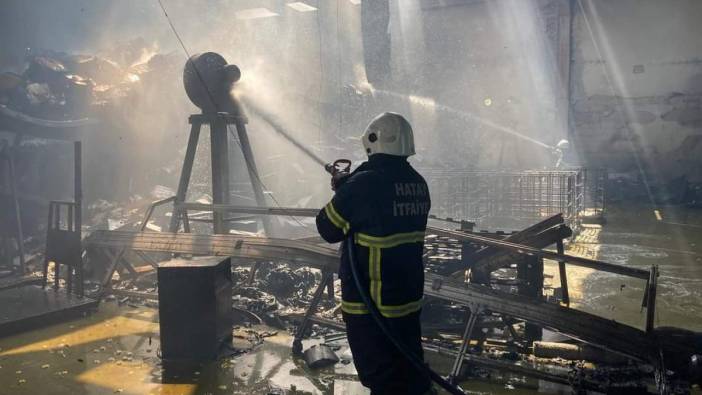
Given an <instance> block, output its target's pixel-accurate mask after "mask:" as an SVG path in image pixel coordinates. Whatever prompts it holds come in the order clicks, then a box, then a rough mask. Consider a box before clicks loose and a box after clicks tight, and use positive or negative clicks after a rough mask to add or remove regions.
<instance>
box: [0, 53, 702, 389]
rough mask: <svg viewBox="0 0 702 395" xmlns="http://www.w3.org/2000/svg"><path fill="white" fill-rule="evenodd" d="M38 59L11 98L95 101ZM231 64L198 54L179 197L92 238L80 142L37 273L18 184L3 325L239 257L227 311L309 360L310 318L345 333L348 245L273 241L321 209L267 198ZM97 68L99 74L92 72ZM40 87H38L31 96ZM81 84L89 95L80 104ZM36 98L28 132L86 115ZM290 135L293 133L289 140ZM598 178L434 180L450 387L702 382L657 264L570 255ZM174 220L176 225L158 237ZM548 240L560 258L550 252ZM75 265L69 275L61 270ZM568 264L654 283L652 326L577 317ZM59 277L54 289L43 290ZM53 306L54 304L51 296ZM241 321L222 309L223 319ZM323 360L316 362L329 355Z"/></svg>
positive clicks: (433, 331)
mask: <svg viewBox="0 0 702 395" xmlns="http://www.w3.org/2000/svg"><path fill="white" fill-rule="evenodd" d="M33 59H34V60H33V63H32V66H30V68H29V69H28V72H27V73H28V74H27V76H25V77H26V78H32V79H35V80H39V81H41V80H42V79H46V81H47V82H45V83H43V82H42V83H39V82H32V83H25V84H19V83H18V84H16V85H15V89H19V87H20V86H21V87H23V88H22V89H24V92H25V94H26V97H29V98H30V99H31V98H35V99H36V97H38V96H37V95H40V96H41V95H43V96H41V97H42V98H43V99H42V100H43V101H41V103H43V104H42V105H46V106H49V107H46V108H50V107H51V106H55V105H57V103H59V102H61V103H63V101H65V103H66V104H65V105H68V104H69V103H73V104H71V105H74V104H75V105H79V104H80V105H84V104H85V100H86V97H89V96H90V95H89V94H88V93H86V92H89V90H88V91H86V90H85V89H88V88H87V87H89V86H91V84H90V83H87V82H84V81H83V80H82V79H80V78H69V77H68V76H66V74H65V73H63V71H62V70H61V67H62V66H60V64H57V63H54V62H51V61H50V60H47V58H43V57H35V58H33ZM85 62H89V61H88V60H86V61H85ZM85 62H82V63H81V62H78V63H77V64H85ZM90 62H97V60H94V59H93V60H90ZM98 63H99V62H98ZM108 64H109V63H108ZM231 66H232V65H227V64H226V61H225V60H224V58H222V57H221V56H219V55H217V54H213V53H206V54H202V55H196V56H194V57H193V58H191V59H190V60H189V62H188V65H187V66H186V73H185V82H186V88H188V94H189V96H190V97H191V99H193V101H194V102H195V103H196V104H197V105H198V106H200V107H201V108H202V110H203V113H202V114H195V115H192V116H191V117H190V118H189V122H190V123H191V125H192V129H191V132H190V139H189V142H188V146H187V149H186V152H185V161H184V164H183V167H182V172H181V175H180V183H179V185H178V188H177V191H176V192H175V194H174V195H172V196H165V197H164V198H163V199H161V200H159V201H156V202H153V203H152V204H151V205H150V206H149V207H148V209H147V210H146V213H145V214H144V215H143V217H142V218H141V219H140V221H138V222H132V223H129V224H124V225H122V226H118V227H115V228H116V229H103V230H93V231H91V232H90V233H89V234H88V235H87V236H85V237H82V234H81V230H82V225H83V220H82V215H81V212H82V189H81V185H82V175H81V168H82V164H81V151H82V150H81V145H80V143H76V145H75V165H74V169H75V174H74V199H73V201H51V202H49V205H48V212H49V220H48V223H47V224H46V225H47V226H46V244H45V246H46V248H45V251H44V252H43V255H42V256H43V259H40V260H39V261H40V262H41V265H40V266H41V271H42V277H40V278H38V279H37V278H28V277H26V276H24V274H25V262H24V259H25V251H24V240H25V238H26V237H25V235H24V234H23V233H22V221H21V220H20V219H19V218H20V216H19V210H20V205H19V204H18V194H17V192H16V190H15V189H11V190H10V194H11V197H12V202H13V206H14V208H15V214H16V221H14V222H13V225H14V226H11V227H10V229H12V230H14V231H16V232H15V234H12V233H11V232H10V236H13V237H14V239H15V240H17V242H16V244H17V250H18V251H17V256H18V262H19V270H18V272H19V273H20V274H21V276H20V277H16V278H14V279H12V281H10V282H8V283H7V284H6V285H4V286H3V289H2V290H1V291H0V298H3V299H5V300H13V299H16V294H17V293H18V292H19V293H22V298H23V299H22V301H21V303H19V304H15V307H16V308H15V310H14V311H13V314H10V315H6V316H4V317H3V319H2V321H0V332H2V333H3V334H8V333H14V332H17V331H20V330H27V329H30V328H34V327H36V326H38V325H40V324H44V323H46V322H48V320H49V319H52V318H53V319H56V318H59V319H64V318H66V317H69V316H71V314H78V315H80V314H83V313H84V312H86V311H90V310H91V309H94V308H95V307H96V306H97V304H98V303H99V301H101V300H106V299H114V298H116V299H118V300H119V301H120V303H121V304H122V303H133V302H135V301H143V302H144V303H146V304H147V305H149V306H152V307H153V306H156V305H157V304H156V301H157V300H159V299H161V300H162V298H163V297H164V295H163V294H159V290H160V289H161V286H160V285H162V284H159V283H157V281H156V279H155V278H154V275H155V274H156V272H157V271H160V270H161V269H159V268H164V267H170V268H177V267H189V266H193V267H195V266H198V265H200V264H199V263H196V262H197V260H196V259H192V258H195V257H230V258H231V269H229V266H228V265H227V266H225V267H227V271H228V273H227V274H226V275H224V277H222V278H223V280H222V281H224V283H222V284H225V285H224V286H225V287H232V286H233V289H234V291H233V292H234V294H233V295H232V296H233V297H232V296H229V294H228V292H230V291H227V292H225V293H224V295H225V298H226V302H225V303H227V304H228V305H229V307H232V306H231V303H233V304H234V305H233V308H234V313H229V312H228V310H226V311H227V314H234V315H237V317H239V319H240V320H243V321H249V322H252V321H253V322H257V323H264V322H265V323H268V324H269V325H277V326H279V327H281V328H282V329H290V330H291V331H292V332H293V334H294V337H293V339H292V343H291V345H290V346H291V347H292V349H293V351H294V352H296V353H300V352H301V351H302V349H303V345H302V340H303V339H305V338H306V337H307V336H308V334H309V331H310V328H311V326H312V325H313V324H317V325H321V326H326V327H330V328H333V329H334V330H343V326H342V324H341V323H340V321H339V315H338V310H339V308H338V305H337V303H336V302H335V300H336V298H337V297H338V295H337V292H336V290H335V281H334V276H333V274H334V273H335V272H336V270H337V265H338V252H337V251H336V250H335V249H333V248H330V247H327V246H321V245H319V240H317V239H316V238H314V237H312V238H309V237H307V238H304V239H292V238H274V237H271V236H272V235H275V234H276V229H275V227H274V225H273V223H272V222H271V221H270V220H269V218H270V217H271V216H274V217H289V218H292V219H293V220H295V221H297V222H299V221H300V219H304V218H306V217H314V216H315V215H316V214H317V212H318V210H317V209H305V208H287V207H279V206H278V207H269V206H267V205H266V199H265V197H264V192H263V187H262V185H261V180H260V178H259V175H258V170H257V168H256V165H255V160H254V157H253V154H252V150H251V147H250V145H249V142H248V138H247V135H246V127H245V125H246V122H247V119H246V117H245V115H244V113H243V110H242V107H241V106H240V103H238V102H236V101H235V99H233V98H232V97H231V96H229V95H228V94H224V93H222V92H225V93H228V91H229V89H228V88H229V86H230V84H232V83H234V82H236V81H237V80H238V78H239V74H238V73H240V72H239V70H238V68H236V66H233V67H231ZM76 67H77V66H76ZM37 70H43V71H44V72H45V73H44V74H42V73H39V72H38V71H37ZM95 70H101V67H97V66H96V69H95ZM30 71H31V72H30ZM225 71H226V72H225ZM59 72H62V73H63V74H61V75H62V76H64V77H65V78H67V79H65V81H64V82H66V83H68V85H63V83H62V84H58V85H59V87H60V88H61V89H64V90H57V89H59V88H56V87H52V88H51V89H50V90H48V91H47V90H46V89H44V90H41V89H39V88H40V87H41V86H43V85H42V84H46V86H51V84H50V82H51V81H52V80H51V78H58V77H56V76H55V75H54V74H51V73H59ZM47 73H48V74H47ZM223 73H224V74H223ZM235 74H236V75H235ZM61 78H63V77H61ZM62 81H63V80H62ZM36 84H39V85H41V86H40V87H35V85H36ZM42 89H43V88H42ZM81 89H83V90H81ZM92 89H93V91H94V90H95V89H96V88H95V86H93V88H92ZM74 90H77V91H79V92H83V93H84V95H83V96H80V95H79V97H78V98H77V99H76V95H75V92H74ZM44 99H45V100H44ZM79 99H80V100H79ZM13 100H14V99H13ZM36 100H39V99H36ZM36 100H34V101H36ZM71 100H78V101H76V102H72V101H71ZM33 103H34V102H33V101H32V100H30V101H29V102H27V103H24V104H21V105H15V106H14V107H13V106H5V105H3V106H2V107H0V110H2V116H3V122H5V124H6V125H9V126H8V127H10V128H13V129H12V131H14V132H15V133H16V134H17V135H18V136H21V135H22V133H24V132H25V131H26V130H34V131H35V132H36V133H37V134H40V135H41V136H42V137H46V138H56V137H57V136H60V134H61V133H69V134H70V133H71V130H72V129H77V128H79V127H81V126H84V125H85V123H86V122H90V120H88V119H77V120H76V119H72V120H71V119H69V120H61V121H52V122H47V121H43V120H42V119H41V118H37V117H35V116H36V115H40V114H39V113H37V112H36V111H39V110H37V108H39V107H36V108H35V107H31V106H32V105H35V104H33ZM60 105H64V104H60ZM26 106H30V107H31V108H34V109H32V110H31V111H30V110H27V108H30V107H26ZM35 110H36V111H35ZM42 111H43V110H42ZM46 111H49V110H46ZM41 114H44V112H42V113H41ZM202 124H209V125H210V138H211V159H212V166H211V172H212V180H213V182H212V201H210V202H191V201H187V199H186V197H187V191H188V187H189V184H190V178H191V172H192V169H193V165H194V161H195V154H196V147H197V144H198V140H199V137H200V127H201V125H202ZM230 125H231V126H233V127H234V128H235V129H236V134H237V137H238V142H239V144H240V146H241V150H242V152H243V155H244V158H245V164H246V166H247V170H248V175H249V178H250V183H251V186H252V189H253V193H254V196H255V200H256V202H257V203H258V206H242V205H234V204H231V203H230V201H229V196H230V194H231V191H230V188H229V180H230V177H229V174H228V169H229V164H228V157H229V150H228V149H227V144H226V143H227V141H228V134H230V133H233V128H231V129H230ZM277 127H278V128H279V126H277ZM279 132H280V133H286V131H285V130H279ZM74 133H75V132H74ZM286 138H288V139H289V140H290V139H292V138H291V137H290V135H286ZM18 139H19V138H18ZM18 141H19V140H18ZM9 150H10V148H6V149H5V150H4V152H5V156H4V158H5V160H6V161H7V163H8V164H9V166H8V169H9V170H10V173H9V180H10V184H11V185H14V183H15V182H16V177H15V174H14V170H13V169H14V166H13V163H14V162H13V157H12V154H11V153H7V152H9ZM322 163H323V162H322ZM602 174H603V173H596V172H592V171H587V170H584V169H576V170H571V171H539V172H523V173H516V172H511V173H509V172H483V173H480V172H472V173H471V172H463V173H450V174H433V173H429V174H427V177H428V179H429V180H430V185H432V190H436V191H439V190H442V188H445V189H450V190H448V191H442V192H440V193H437V195H438V196H440V197H441V198H443V200H442V199H437V207H439V209H438V210H439V213H438V216H434V217H433V219H432V221H433V222H434V225H433V226H430V227H429V228H428V231H427V234H426V240H425V265H426V268H427V272H426V276H425V286H424V292H425V295H426V296H427V300H426V304H425V306H424V310H425V311H424V314H425V316H426V317H427V319H426V325H425V329H426V332H427V333H425V335H426V343H425V345H426V350H427V351H428V352H431V353H436V354H438V355H439V356H441V357H448V358H449V359H450V360H451V361H452V362H451V368H450V371H449V372H447V373H448V375H449V378H451V379H452V380H453V381H455V382H460V381H461V380H462V379H464V378H465V377H467V376H466V375H469V376H470V375H476V374H477V372H478V371H479V369H480V368H482V369H489V370H490V369H496V370H499V371H506V372H513V373H515V374H517V375H524V376H530V377H534V378H537V379H540V380H545V381H551V382H555V383H560V384H566V385H571V386H573V387H574V388H577V389H588V390H597V391H602V392H607V391H613V390H614V389H628V390H631V391H641V390H645V389H646V388H647V386H648V385H649V384H655V386H656V387H657V389H658V391H659V392H660V393H669V392H671V391H674V390H678V389H682V390H685V389H686V388H687V387H689V385H690V384H691V383H694V382H699V379H700V371H699V369H700V366H699V365H696V363H698V362H695V361H698V358H699V357H698V355H699V354H700V353H702V340H701V338H700V335H699V334H697V333H693V332H690V331H686V330H682V329H675V328H656V326H655V320H654V318H655V309H656V294H657V286H658V269H657V266H655V265H654V266H652V267H651V268H650V269H648V270H643V269H637V268H631V267H626V266H621V265H617V264H611V263H607V262H602V261H598V260H594V259H588V258H583V257H577V256H572V255H568V254H566V253H565V247H564V244H565V242H566V241H567V240H568V239H569V238H570V237H571V236H572V235H573V232H574V231H578V228H579V226H580V224H581V222H582V221H583V220H584V219H588V218H587V216H586V214H587V213H594V214H595V217H597V218H598V219H601V217H602V216H603V215H604V198H603V195H604V191H603V188H604V185H603V179H604V177H605V176H603V175H602ZM457 178H459V179H460V181H457ZM163 207H166V210H170V211H169V213H170V218H168V217H163V216H161V217H160V218H159V219H156V218H155V216H156V215H155V213H156V212H157V211H158V210H162V208H163ZM452 218H472V219H475V220H476V221H480V220H484V219H486V218H490V219H491V220H493V221H495V220H497V221H498V223H499V221H507V220H516V221H518V222H519V223H520V224H523V225H522V227H523V228H524V229H523V230H521V231H519V232H515V233H508V234H505V233H499V232H492V233H487V232H481V231H477V230H476V229H474V227H475V226H476V224H475V223H474V222H467V221H461V220H454V219H452ZM589 219H590V220H591V219H592V218H589ZM245 221H261V224H262V226H263V228H264V229H265V237H263V236H261V235H255V234H247V233H246V232H243V231H242V230H241V229H239V230H236V229H233V228H235V227H237V225H241V224H242V223H243V222H245ZM156 222H159V223H160V224H161V226H159V225H157V224H156ZM191 222H202V223H205V224H210V223H211V224H212V233H214V234H209V233H207V234H203V233H193V232H191V230H192V229H191ZM493 223H494V222H493ZM232 224H234V226H232ZM478 226H480V225H478ZM166 227H167V228H168V231H167V232H166V231H162V229H163V228H166ZM478 229H479V228H478ZM553 246H555V247H556V251H555V252H554V251H552V250H549V249H548V248H551V247H553ZM174 256H176V257H180V258H183V259H182V260H181V261H179V263H178V264H173V263H168V264H159V262H163V261H165V260H169V259H170V258H171V257H174ZM545 259H546V260H551V261H555V262H557V266H558V271H559V278H560V287H558V289H559V292H558V294H557V295H556V294H554V295H553V296H551V297H550V298H548V299H547V298H545V296H544V277H545V276H544V260H545ZM188 262H193V263H192V264H190V263H188ZM64 266H66V267H67V269H68V270H67V271H66V270H62V268H63V267H64ZM569 267H586V268H590V269H594V270H596V271H599V272H606V273H613V274H616V275H620V276H626V277H630V278H634V279H636V280H637V281H639V282H640V283H641V284H645V285H643V286H642V289H643V290H644V292H643V293H642V295H641V306H642V308H645V309H646V319H645V322H644V323H643V327H644V329H643V330H642V329H638V328H635V327H633V326H630V325H626V324H623V323H618V322H615V321H613V320H609V319H606V318H602V317H599V316H597V315H594V314H590V313H586V312H583V311H580V310H577V309H574V308H571V307H570V296H569V286H568V282H567V278H568V277H567V272H568V268H569ZM52 269H53V270H52ZM84 271H85V272H86V273H87V276H86V275H84ZM62 273H64V274H63V275H62ZM217 275H222V274H221V273H220V274H217ZM159 276H160V275H159ZM86 277H89V279H87V281H86ZM52 280H53V286H54V287H53V288H54V289H53V290H51V289H49V288H47V287H48V286H49V285H50V283H51V282H52ZM161 281H164V280H161ZM37 283H39V285H37ZM224 289H226V288H224ZM27 290H29V292H26V291H27ZM220 291H221V290H220ZM325 292H326V296H325ZM47 297H48V298H50V299H51V300H49V301H47V299H46V298H47ZM229 299H231V300H229ZM32 300H35V301H41V300H43V302H37V303H35V302H31V301H32ZM282 306H285V308H281V307H282ZM320 312H321V314H320ZM242 317H243V318H242ZM231 318H232V317H230V316H227V317H225V320H228V319H231ZM162 319H163V317H162ZM213 319H221V317H215V318H213ZM226 325H229V323H227V324H226ZM544 330H547V331H552V332H558V333H560V334H562V335H565V336H566V337H567V339H569V340H568V341H567V342H556V343H554V342H544V341H542V337H543V331H544ZM218 336H219V335H218ZM225 337H226V336H225ZM162 341H163V339H162ZM180 341H183V339H180ZM322 354H323V358H322V357H320V359H330V358H331V357H329V355H328V354H325V353H323V352H322ZM310 358H312V360H311V361H308V362H309V363H310V364H311V365H313V366H316V365H317V362H318V359H315V358H313V357H310ZM554 358H557V359H554ZM331 359H332V360H333V358H331ZM563 359H565V360H587V361H590V362H596V365H595V366H594V367H593V366H592V365H577V366H576V367H575V368H573V369H571V368H570V367H569V365H568V364H564V363H563V362H562V360H563ZM537 362H538V363H537ZM466 367H470V368H469V369H466Z"/></svg>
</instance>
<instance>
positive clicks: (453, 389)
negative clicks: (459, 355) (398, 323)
mask: <svg viewBox="0 0 702 395" xmlns="http://www.w3.org/2000/svg"><path fill="white" fill-rule="evenodd" d="M346 242H347V248H348V249H349V260H350V263H351V265H350V266H351V275H352V277H353V281H354V283H355V284H356V288H357V289H358V293H359V295H360V296H361V300H362V301H363V303H364V304H365V305H366V307H368V311H369V312H370V315H371V317H373V320H374V321H375V322H376V324H378V326H379V327H380V330H381V331H382V332H383V334H385V336H386V337H387V338H388V340H390V342H391V343H392V344H393V345H394V346H395V348H397V350H398V351H399V352H400V354H402V355H403V356H404V357H405V358H406V359H407V360H408V361H409V362H410V363H411V364H412V365H414V367H415V368H416V369H417V370H419V371H422V372H425V373H426V374H427V375H429V378H430V379H431V380H432V381H434V382H435V383H437V384H439V385H440V386H441V387H442V388H443V389H445V390H446V391H448V392H449V393H451V394H453V395H466V394H465V392H463V391H462V390H461V389H460V388H458V386H455V385H452V384H451V383H449V382H448V381H447V380H446V379H444V378H443V377H441V376H440V375H439V374H438V373H436V372H435V371H433V370H431V368H429V366H427V365H426V364H425V363H424V362H422V361H421V360H420V359H419V358H418V357H417V356H416V355H415V354H414V353H413V352H412V351H411V350H409V349H408V348H407V346H406V345H404V344H403V343H402V342H401V341H400V340H398V339H397V338H395V336H393V334H392V332H391V331H390V328H388V326H387V325H386V324H385V318H384V317H383V316H382V315H381V314H380V311H378V307H377V306H376V305H375V303H373V302H372V301H371V300H370V297H369V296H368V293H367V292H366V289H365V288H364V287H363V285H362V284H361V275H360V273H359V271H358V262H357V261H356V251H355V250H356V248H355V243H354V234H353V233H352V232H349V236H348V239H347V240H346Z"/></svg>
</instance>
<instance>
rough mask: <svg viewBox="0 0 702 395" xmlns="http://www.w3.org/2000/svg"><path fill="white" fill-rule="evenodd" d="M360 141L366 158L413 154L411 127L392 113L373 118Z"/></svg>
mask: <svg viewBox="0 0 702 395" xmlns="http://www.w3.org/2000/svg"><path fill="white" fill-rule="evenodd" d="M361 141H363V148H365V149H366V153H367V154H368V156H371V155H374V154H388V155H396V156H410V155H414V154H415V152H414V133H412V126H411V125H410V124H409V122H407V120H406V119H405V118H404V117H403V116H402V115H400V114H397V113H394V112H384V113H382V114H380V115H378V116H377V117H375V118H374V119H373V120H372V121H371V122H370V123H369V124H368V126H367V127H366V131H365V132H364V133H363V136H361Z"/></svg>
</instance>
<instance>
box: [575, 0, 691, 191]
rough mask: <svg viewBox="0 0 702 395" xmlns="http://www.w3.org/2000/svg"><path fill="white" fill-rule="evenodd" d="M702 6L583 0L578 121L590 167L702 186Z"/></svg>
mask: <svg viewBox="0 0 702 395" xmlns="http://www.w3.org/2000/svg"><path fill="white" fill-rule="evenodd" d="M700 20H702V2H700V1H697V0H668V1H656V0H617V1H608V0H582V6H580V4H579V3H578V2H577V1H576V2H575V7H574V19H573V47H572V48H573V52H572V84H571V88H572V96H571V104H572V110H573V112H572V120H573V133H574V140H576V149H577V150H578V152H580V153H581V155H582V157H583V159H584V160H585V161H586V162H588V163H594V164H601V165H604V166H607V167H610V168H612V169H614V170H616V171H622V172H633V173H636V174H641V172H640V170H639V167H638V164H637V162H638V163H640V165H641V168H642V169H643V171H644V174H646V176H647V177H648V178H649V179H650V181H652V182H653V183H656V182H660V183H667V182H669V181H670V180H672V179H675V178H677V177H683V176H685V177H687V178H688V180H690V181H698V182H699V181H702V174H701V173H700V172H701V171H702V170H701V169H702V159H701V158H702V24H700Z"/></svg>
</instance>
